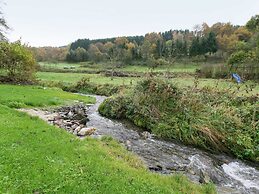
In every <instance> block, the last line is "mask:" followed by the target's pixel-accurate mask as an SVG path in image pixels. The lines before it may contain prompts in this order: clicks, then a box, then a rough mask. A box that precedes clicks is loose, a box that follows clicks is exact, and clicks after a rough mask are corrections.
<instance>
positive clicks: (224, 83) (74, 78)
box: [37, 72, 259, 95]
mask: <svg viewBox="0 0 259 194" xmlns="http://www.w3.org/2000/svg"><path fill="white" fill-rule="evenodd" d="M85 77H87V78H89V80H90V83H93V84H111V85H115V86H119V85H128V86H131V85H135V84H136V83H137V82H138V81H139V80H141V78H136V77H107V76H105V75H103V74H86V73H72V72H70V73H54V72H38V73H37V78H38V79H39V80H41V81H44V82H49V81H51V82H63V83H65V84H74V83H76V82H78V81H79V80H80V79H82V78H85ZM169 80H170V81H172V82H173V83H175V84H176V85H177V86H179V87H188V86H194V85H195V84H198V86H199V87H205V86H206V87H218V88H220V89H227V90H230V91H232V92H235V93H237V94H238V95H243V94H244V95H252V94H258V93H259V84H256V83H253V82H251V81H248V82H246V84H241V85H238V84H236V83H235V82H233V81H232V80H224V79H201V78H200V79H195V78H194V77H177V78H170V79H169ZM251 87H252V89H250V88H251Z"/></svg>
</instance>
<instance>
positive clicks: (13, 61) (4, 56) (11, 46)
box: [0, 41, 36, 82]
mask: <svg viewBox="0 0 259 194" xmlns="http://www.w3.org/2000/svg"><path fill="white" fill-rule="evenodd" d="M0 68H2V69H4V71H6V72H7V77H6V79H7V80H10V81H13V82H28V81H29V82H31V81H33V80H34V73H35V70H36V62H35V59H34V58H33V55H32V53H31V52H30V51H29V50H27V49H26V48H25V47H24V46H23V45H21V42H19V41H18V42H14V43H8V42H5V41H3V42H0Z"/></svg>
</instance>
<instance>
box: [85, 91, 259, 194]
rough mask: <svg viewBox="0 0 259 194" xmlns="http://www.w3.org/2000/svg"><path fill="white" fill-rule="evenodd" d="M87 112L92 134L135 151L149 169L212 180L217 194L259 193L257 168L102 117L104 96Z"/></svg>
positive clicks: (205, 181) (88, 124) (196, 179)
mask: <svg viewBox="0 0 259 194" xmlns="http://www.w3.org/2000/svg"><path fill="white" fill-rule="evenodd" d="M87 96H92V97H95V98H96V104H94V105H92V106H90V107H89V109H88V111H87V115H88V119H89V121H88V122H87V126H89V127H94V128H96V129H97V130H96V132H95V134H94V135H93V137H96V138H98V137H101V136H103V135H106V136H111V137H113V138H114V139H116V140H117V141H119V142H120V143H122V144H123V145H124V146H125V147H126V148H127V149H128V150H130V151H132V152H134V153H136V154H137V155H138V156H139V157H140V158H141V159H142V160H143V161H144V162H145V164H146V165H147V167H148V168H149V169H150V170H151V171H155V172H158V173H162V174H173V173H182V174H184V175H186V176H187V177H189V179H190V180H192V181H193V182H201V183H207V182H209V181H211V182H213V183H214V184H215V185H216V187H217V191H218V193H224V194H225V193H233V194H239V193H242V194H243V193H244V194H248V193H249V194H250V193H252V194H259V170H258V168H256V167H252V166H250V165H248V164H246V163H244V162H242V161H240V160H238V159H234V158H232V157H229V156H227V155H224V154H211V153H208V152H206V151H202V150H199V149H197V148H193V147H188V146H185V145H182V144H180V143H177V142H172V141H163V140H160V139H157V138H155V137H153V136H152V135H151V134H149V133H148V132H143V130H140V129H139V128H137V127H135V126H134V125H132V124H130V123H127V122H123V121H117V120H111V119H108V118H105V117H102V116H101V115H100V114H99V113H98V107H99V105H100V104H101V103H102V102H103V101H104V100H105V99H106V97H103V96H96V95H87Z"/></svg>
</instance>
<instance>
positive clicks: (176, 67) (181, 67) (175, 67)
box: [39, 62, 199, 73]
mask: <svg viewBox="0 0 259 194" xmlns="http://www.w3.org/2000/svg"><path fill="white" fill-rule="evenodd" d="M39 64H40V66H41V67H44V68H49V69H65V68H71V67H73V69H70V71H71V72H73V71H76V70H89V71H91V70H94V71H96V70H99V71H104V70H108V69H114V70H115V71H126V72H142V73H145V72H150V71H151V68H150V67H148V66H144V65H143V66H141V65H126V66H123V67H121V68H118V67H114V66H113V65H111V64H109V63H98V64H90V63H88V62H84V63H61V62H60V63H47V62H41V63H39ZM198 68H199V65H194V64H179V63H175V64H171V65H170V66H165V65H164V66H160V67H157V68H155V69H153V71H154V72H166V71H169V72H177V73H178V72H182V73H194V72H195V71H196V69H198Z"/></svg>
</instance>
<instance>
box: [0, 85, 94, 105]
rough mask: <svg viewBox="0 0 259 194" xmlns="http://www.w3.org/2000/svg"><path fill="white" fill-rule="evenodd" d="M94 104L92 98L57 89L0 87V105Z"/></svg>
mask: <svg viewBox="0 0 259 194" xmlns="http://www.w3.org/2000/svg"><path fill="white" fill-rule="evenodd" d="M75 100H76V101H78V100H79V101H82V102H84V103H94V102H95V100H94V98H91V97H85V96H80V95H76V94H71V93H68V92H64V91H62V90H61V89H58V88H43V87H40V86H17V85H0V104H3V105H6V106H9V107H14V108H21V107H32V106H38V107H43V106H53V105H61V104H64V103H73V102H74V101H75Z"/></svg>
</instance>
